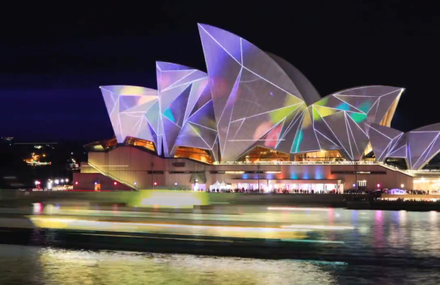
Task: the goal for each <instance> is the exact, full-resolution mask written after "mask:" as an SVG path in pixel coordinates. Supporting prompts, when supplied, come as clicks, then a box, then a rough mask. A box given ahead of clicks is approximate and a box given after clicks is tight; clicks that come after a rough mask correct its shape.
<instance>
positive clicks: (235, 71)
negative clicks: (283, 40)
mask: <svg viewBox="0 0 440 285" xmlns="http://www.w3.org/2000/svg"><path fill="white" fill-rule="evenodd" d="M198 28H199V34H200V39H201V42H202V47H203V53H204V56H205V62H206V68H207V70H208V73H205V72H202V71H200V70H197V69H194V68H190V67H187V66H183V65H178V64H174V63H168V62H157V63H156V75H157V87H158V90H157V91H156V90H152V89H148V88H142V87H134V86H104V87H102V88H101V90H102V93H103V97H104V100H105V103H106V106H107V110H108V113H109V116H110V119H111V122H112V125H113V129H114V131H115V135H116V138H117V140H118V142H119V143H122V142H123V141H124V140H125V138H126V137H127V136H131V137H136V138H139V139H144V140H149V141H152V142H154V143H155V146H156V149H157V151H158V154H159V155H162V153H161V151H162V149H163V151H164V153H163V155H164V156H165V157H174V155H175V153H176V151H177V149H178V147H180V146H182V147H194V148H200V149H205V150H209V151H210V152H211V153H212V154H213V159H214V160H215V161H219V160H221V161H235V160H237V159H238V158H240V157H241V156H242V155H243V154H244V153H246V152H248V151H249V150H250V149H252V148H254V147H257V146H259V147H264V148H270V149H276V150H278V151H280V152H284V153H307V152H316V151H319V150H338V151H339V152H340V153H341V154H342V155H343V156H344V157H345V158H346V159H348V160H359V159H360V158H362V155H363V154H364V152H365V149H366V147H367V146H368V144H369V143H371V144H372V147H373V149H374V151H375V154H376V158H377V159H378V160H379V161H383V160H384V159H385V158H386V157H387V156H395V157H405V158H406V157H408V159H410V160H411V162H410V165H411V167H419V166H420V165H422V164H423V163H424V161H425V160H426V158H427V157H430V156H431V154H432V153H434V152H435V151H436V147H437V144H440V142H438V143H437V138H438V136H437V133H435V134H434V133H433V132H431V131H420V130H419V131H418V132H419V133H420V135H419V136H420V138H421V139H420V141H418V140H417V139H416V137H417V136H418V135H417V132H415V131H414V132H411V133H409V134H405V135H403V134H402V133H401V132H399V131H396V130H392V129H388V128H384V127H383V126H388V127H389V126H390V123H391V119H392V117H393V115H394V111H395V108H396V106H397V103H398V101H399V99H400V96H401V94H402V92H403V88H396V87H390V86H365V87H356V88H351V89H346V90H343V91H340V92H337V93H334V94H330V95H328V96H326V97H324V98H321V96H320V95H319V93H318V92H317V91H316V89H315V88H314V87H313V85H312V84H311V82H310V81H309V80H308V79H307V78H306V77H305V76H304V75H303V74H302V73H301V72H300V71H299V70H298V69H296V68H295V67H294V66H293V65H291V64H290V63H288V62H287V61H285V60H284V59H282V58H280V57H278V56H276V55H273V54H270V53H266V52H264V51H262V50H260V49H259V48H258V47H256V46H255V45H253V44H251V43H250V42H248V41H247V40H245V39H243V38H241V37H239V36H237V35H234V34H232V33H230V32H228V31H225V30H222V29H219V28H216V27H213V26H209V25H205V24H199V25H198ZM425 144H426V146H425ZM414 146H421V147H423V146H425V148H423V150H424V151H422V152H421V153H419V152H418V150H417V149H416V148H414ZM410 152H411V153H410Z"/></svg>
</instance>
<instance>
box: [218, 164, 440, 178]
mask: <svg viewBox="0 0 440 285" xmlns="http://www.w3.org/2000/svg"><path fill="white" fill-rule="evenodd" d="M355 164H356V165H380V166H383V167H385V168H388V169H390V170H393V171H398V172H401V173H404V174H407V175H414V174H415V173H416V172H417V171H414V170H404V169H400V168H398V167H395V166H393V165H389V164H386V163H383V162H375V161H223V162H215V163H214V165H353V166H354V165H355ZM439 171H440V170H439Z"/></svg>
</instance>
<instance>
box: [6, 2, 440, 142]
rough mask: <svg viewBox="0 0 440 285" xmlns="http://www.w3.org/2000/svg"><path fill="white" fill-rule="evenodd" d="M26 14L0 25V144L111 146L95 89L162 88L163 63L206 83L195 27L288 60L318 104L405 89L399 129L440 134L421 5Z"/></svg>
mask: <svg viewBox="0 0 440 285" xmlns="http://www.w3.org/2000/svg"><path fill="white" fill-rule="evenodd" d="M26 2H27V1H24V2H23V3H20V5H19V6H17V7H12V6H8V7H5V6H4V7H2V8H3V9H2V16H1V17H0V25H1V26H0V27H1V30H2V34H1V36H2V39H1V41H0V99H1V101H0V102H1V104H0V122H1V123H0V136H14V137H17V138H18V139H19V140H27V141H29V140H31V141H32V140H33V141H42V140H57V141H59V140H81V141H93V140H99V139H105V138H110V137H112V136H113V131H112V128H111V124H110V121H109V119H108V116H107V113H106V110H105V106H104V102H103V100H102V97H101V94H100V91H99V88H98V87H99V86H100V85H115V84H127V85H140V86H145V87H152V88H156V82H155V61H156V60H160V61H170V62H175V63H179V64H183V65H187V66H192V67H195V68H198V69H201V70H204V71H206V67H205V64H204V59H203V53H202V47H201V44H200V40H199V35H198V29H197V23H198V22H201V23H206V24H210V25H214V26H218V27H220V28H223V29H226V30H228V31H231V32H233V33H235V34H237V35H240V36H242V37H243V38H245V39H247V40H249V41H250V42H252V43H254V44H255V45H257V46H258V47H260V48H261V49H263V50H265V51H268V52H271V53H274V54H276V55H278V56H280V57H282V58H284V59H286V60H287V61H289V62H290V63H292V64H293V65H295V66H296V67H297V68H298V69H299V70H301V71H302V72H303V73H304V74H305V76H306V77H308V78H309V79H310V81H311V82H312V83H313V84H314V86H315V87H316V88H317V90H318V91H319V93H320V94H321V95H322V96H325V95H328V94H330V93H332V92H336V91H339V90H341V89H346V88H350V87H355V86H359V85H370V84H380V85H393V86H398V87H404V88H406V91H405V92H404V93H403V95H402V99H401V101H400V104H399V106H398V110H397V112H396V115H395V117H394V121H393V127H395V128H398V129H400V130H403V131H409V130H411V129H414V128H417V127H421V126H423V125H426V124H431V123H437V122H440V112H439V110H440V108H439V106H440V105H439V102H440V100H439V96H440V91H439V88H438V84H439V80H438V78H439V76H440V72H439V66H440V55H439V54H440V37H439V36H440V33H439V29H440V17H439V16H438V11H439V10H438V7H429V6H428V5H427V4H426V3H423V2H424V1H407V2H414V3H413V4H411V5H404V3H400V2H406V1H354V0H352V1H298V2H299V3H301V4H295V1H275V0H272V1H238V0H237V1H216V0H206V1H157V3H156V4H152V3H149V2H152V1H143V2H144V4H143V5H142V6H132V5H129V1H118V2H117V3H118V4H115V5H112V4H109V3H112V2H111V1H108V2H105V3H107V4H105V5H99V6H98V5H94V4H89V5H87V6H81V5H78V2H72V3H74V4H75V5H70V6H69V5H68V1H66V2H64V1H60V3H62V4H61V5H60V6H53V5H51V6H47V7H45V6H42V3H43V2H44V1H43V2H39V1H36V3H37V4H33V6H29V5H27V4H26ZM29 2H30V1H29ZM89 2H90V3H91V2H92V1H89ZM303 2H304V3H303ZM374 2H376V4H374ZM382 2H384V3H382ZM385 2H386V3H388V4H386V3H385ZM177 3H179V4H177ZM241 3H242V4H241ZM288 3H289V4H288ZM408 4H409V3H408Z"/></svg>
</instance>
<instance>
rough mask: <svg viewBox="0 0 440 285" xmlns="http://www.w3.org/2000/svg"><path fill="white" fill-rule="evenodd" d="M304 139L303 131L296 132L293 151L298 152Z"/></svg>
mask: <svg viewBox="0 0 440 285" xmlns="http://www.w3.org/2000/svg"><path fill="white" fill-rule="evenodd" d="M302 140H303V131H302V130H299V131H298V133H297V134H296V137H295V140H294V141H293V145H292V151H291V152H292V153H297V152H299V147H300V145H301V142H302Z"/></svg>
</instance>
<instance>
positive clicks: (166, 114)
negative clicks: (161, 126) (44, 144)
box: [163, 108, 176, 123]
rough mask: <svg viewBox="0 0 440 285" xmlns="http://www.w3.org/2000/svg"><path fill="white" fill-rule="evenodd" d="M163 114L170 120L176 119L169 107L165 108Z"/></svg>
mask: <svg viewBox="0 0 440 285" xmlns="http://www.w3.org/2000/svg"><path fill="white" fill-rule="evenodd" d="M163 115H164V116H165V117H167V118H168V119H169V120H170V121H171V122H173V123H175V122H176V119H174V115H173V112H172V111H171V108H167V109H166V110H165V111H164V112H163Z"/></svg>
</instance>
